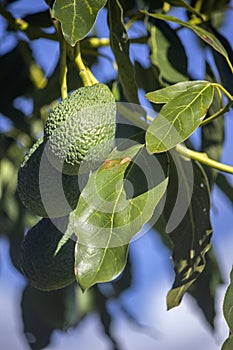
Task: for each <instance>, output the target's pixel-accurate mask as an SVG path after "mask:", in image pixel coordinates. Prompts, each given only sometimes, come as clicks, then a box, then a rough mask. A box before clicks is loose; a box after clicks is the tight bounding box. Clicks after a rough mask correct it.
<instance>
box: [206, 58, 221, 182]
mask: <svg viewBox="0 0 233 350" xmlns="http://www.w3.org/2000/svg"><path fill="white" fill-rule="evenodd" d="M221 58H222V56H221ZM224 63H225V61H224ZM206 68H207V72H206V73H207V77H206V78H207V79H208V80H209V81H213V82H214V81H217V79H216V78H215V76H214V74H213V72H212V69H211V67H210V66H209V65H208V64H207V67H206ZM221 107H222V106H221V101H220V99H219V95H218V93H217V91H216V90H215V93H214V98H213V102H212V104H211V106H210V108H209V112H208V115H207V117H208V116H209V115H213V114H215V113H217V112H218V111H219V110H220V109H221ZM224 132H225V119H224V118H223V117H221V118H216V119H214V120H213V121H212V122H210V123H207V124H206V125H203V126H202V128H201V151H202V152H203V153H206V154H207V155H208V157H210V158H211V159H214V160H216V161H220V159H221V156H222V151H223V144H224ZM203 168H204V170H205V172H206V175H207V177H208V180H209V184H210V188H212V186H213V185H214V183H215V180H216V177H217V176H218V174H219V171H218V170H216V169H213V168H211V167H208V166H204V167H203Z"/></svg>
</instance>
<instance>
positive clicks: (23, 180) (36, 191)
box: [17, 138, 80, 218]
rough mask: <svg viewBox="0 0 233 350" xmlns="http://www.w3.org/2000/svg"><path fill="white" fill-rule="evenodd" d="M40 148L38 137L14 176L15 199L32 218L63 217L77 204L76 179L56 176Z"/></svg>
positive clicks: (56, 173) (74, 177) (61, 175)
mask: <svg viewBox="0 0 233 350" xmlns="http://www.w3.org/2000/svg"><path fill="white" fill-rule="evenodd" d="M44 149H45V142H43V138H41V139H39V140H38V141H37V142H36V143H35V144H34V145H33V146H32V148H31V149H30V150H29V153H28V154H27V155H26V156H25V158H24V161H23V163H22V165H21V167H20V169H19V173H18V185H17V189H18V193H19V197H20V199H21V201H22V203H23V204H24V205H25V207H26V208H27V209H29V210H30V211H31V212H33V213H34V214H35V215H38V216H42V217H51V218H53V217H61V216H65V215H67V214H68V213H70V212H71V211H72V210H73V209H74V208H75V207H76V205H77V201H78V198H79V195H80V188H79V183H80V178H78V177H77V176H68V175H64V174H62V173H59V172H58V171H57V169H55V168H54V167H53V166H52V165H51V163H50V162H49V161H48V159H47V157H46V154H45V152H44Z"/></svg>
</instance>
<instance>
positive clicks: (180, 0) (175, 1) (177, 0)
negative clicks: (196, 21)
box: [167, 0, 202, 19]
mask: <svg viewBox="0 0 233 350" xmlns="http://www.w3.org/2000/svg"><path fill="white" fill-rule="evenodd" d="M167 2H168V3H169V4H171V5H173V6H179V7H183V8H185V9H186V10H188V11H189V12H191V13H192V14H194V15H196V16H197V17H198V18H201V19H202V16H201V14H200V13H199V12H197V11H196V10H195V8H193V7H192V6H190V5H189V4H187V2H186V1H184V0H168V1H167Z"/></svg>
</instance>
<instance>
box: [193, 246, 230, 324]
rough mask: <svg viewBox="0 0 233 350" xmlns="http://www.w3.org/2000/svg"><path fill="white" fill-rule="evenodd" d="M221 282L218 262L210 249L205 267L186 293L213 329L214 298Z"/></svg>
mask: <svg viewBox="0 0 233 350" xmlns="http://www.w3.org/2000/svg"><path fill="white" fill-rule="evenodd" d="M222 282H223V280H222V275H221V271H220V269H219V266H218V262H217V260H216V257H215V255H214V252H213V250H212V249H210V251H209V252H208V254H207V255H206V267H205V268H204V271H203V272H202V273H201V275H200V276H199V277H198V279H197V280H196V281H195V282H194V283H193V284H192V285H191V286H190V288H189V290H188V292H189V293H190V294H191V295H192V296H193V298H194V299H195V300H196V301H197V304H198V306H199V307H200V308H201V310H202V312H203V314H204V316H205V318H206V320H207V322H208V323H209V324H210V326H211V327H212V328H214V319H215V315H216V310H215V301H216V300H215V299H216V298H215V297H216V291H217V288H218V287H219V285H220V284H221V283H222Z"/></svg>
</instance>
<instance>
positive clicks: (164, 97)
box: [145, 80, 208, 103]
mask: <svg viewBox="0 0 233 350" xmlns="http://www.w3.org/2000/svg"><path fill="white" fill-rule="evenodd" d="M207 83H208V82H207V81H201V80H195V81H182V82H180V83H177V84H174V85H171V86H167V87H165V88H163V89H159V90H156V91H152V92H148V93H147V94H146V95H145V97H146V98H147V99H148V100H149V101H151V102H153V103H167V102H169V101H170V100H172V99H173V98H176V97H178V96H179V95H180V94H181V93H183V92H187V89H189V88H190V87H192V86H195V85H196V84H199V85H201V84H203V85H206V84H207Z"/></svg>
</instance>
